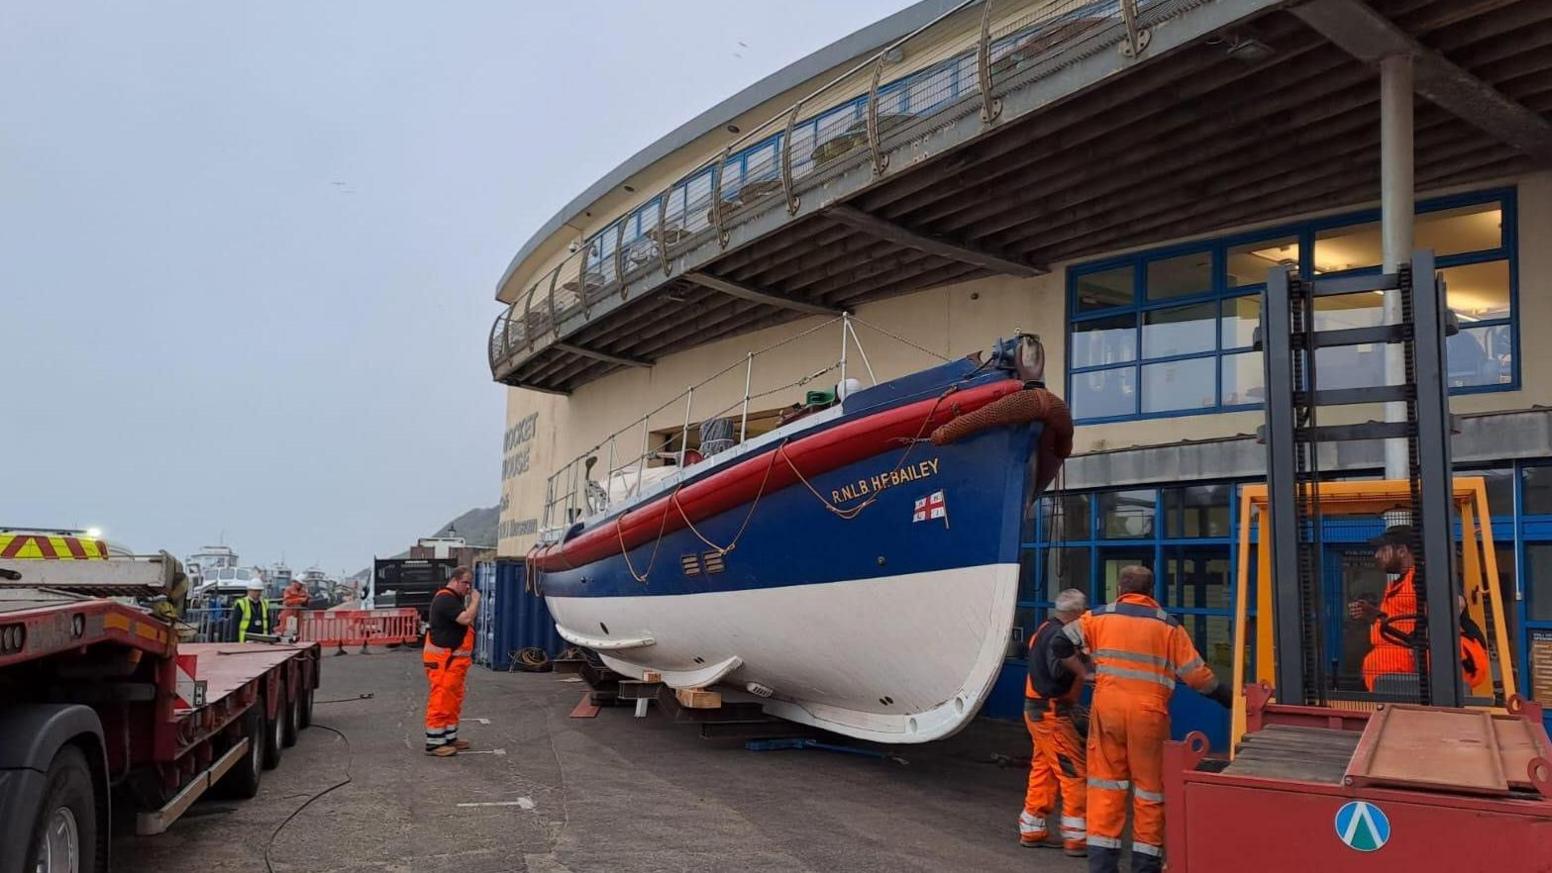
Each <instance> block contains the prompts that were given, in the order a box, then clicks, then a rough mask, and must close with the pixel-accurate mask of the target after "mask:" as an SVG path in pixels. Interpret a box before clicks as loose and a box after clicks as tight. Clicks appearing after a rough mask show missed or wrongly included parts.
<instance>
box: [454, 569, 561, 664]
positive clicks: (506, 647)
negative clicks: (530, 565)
mask: <svg viewBox="0 0 1552 873" xmlns="http://www.w3.org/2000/svg"><path fill="white" fill-rule="evenodd" d="M482 572H483V575H484V577H485V585H486V586H487V587H485V588H480V599H481V606H480V625H481V626H480V627H478V628H476V634H475V652H474V659H475V663H478V664H482V665H484V666H486V667H489V668H491V669H492V670H506V669H508V668H509V667H510V666H511V664H512V655H513V653H515V652H517V651H518V650H519V649H526V648H528V647H530V646H533V647H537V648H540V649H543V650H544V651H545V653H547V654H548V655H549V656H550V657H551V658H554V657H555V656H556V655H558V654H560V651H561V649H564V648H566V646H567V645H568V644H567V642H566V641H565V640H563V639H561V638H560V635H559V634H557V633H556V632H555V619H553V618H551V617H550V610H549V607H547V606H545V603H544V598H542V597H539V596H538V595H536V594H531V593H529V592H528V591H525V590H523V582H524V575H523V572H524V567H523V562H522V561H521V560H500V561H496V562H495V563H494V564H491V563H485V564H481V565H480V566H479V568H477V570H476V572H475V586H476V587H479V586H480V581H481V575H482ZM486 603H488V604H489V605H488V606H486ZM482 651H483V654H484V657H483V658H482V657H481V653H482Z"/></svg>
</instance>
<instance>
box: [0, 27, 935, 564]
mask: <svg viewBox="0 0 1552 873" xmlns="http://www.w3.org/2000/svg"><path fill="white" fill-rule="evenodd" d="M906 5H908V3H907V0H848V2H846V3H843V4H840V3H830V2H818V0H794V2H787V3H783V4H780V5H779V7H778V6H773V5H771V4H770V3H768V2H765V3H753V2H732V0H716V2H711V0H697V2H674V3H662V2H656V3H623V2H613V3H604V2H593V3H580V2H572V3H565V4H562V3H538V2H519V0H511V2H506V3H494V2H487V3H461V2H454V3H424V2H386V0H371V2H359V3H327V2H324V3H319V2H307V3H300V2H294V3H293V2H276V0H270V2H264V3H237V2H210V0H197V2H193V0H191V2H182V3H171V2H159V3H153V2H147V3H122V2H102V3H84V2H67V0H9V2H5V3H3V5H0V374H3V377H0V384H3V385H4V387H5V396H6V401H5V403H4V404H3V405H0V526H5V525H10V526H83V527H84V526H99V527H101V528H102V529H103V531H104V532H105V534H106V535H107V536H108V537H109V538H110V539H112V540H116V541H119V542H122V543H124V544H126V545H128V546H131V547H132V548H134V549H136V550H137V551H150V550H155V549H167V550H169V551H171V552H173V553H175V554H178V555H180V556H183V555H187V554H188V553H190V552H191V551H193V550H195V549H196V548H197V547H199V546H202V545H205V544H210V543H215V542H217V541H218V540H219V539H221V538H223V537H224V539H225V542H226V543H227V544H228V545H231V546H233V547H234V548H236V549H237V550H238V552H239V554H240V555H241V556H242V558H243V560H244V562H245V563H264V564H268V563H270V562H273V561H276V560H279V559H280V558H281V557H282V555H283V556H284V558H285V559H286V561H287V562H289V563H290V564H291V565H292V566H294V567H305V566H307V565H309V564H313V563H315V562H316V563H321V564H322V566H324V567H325V568H326V569H329V570H330V571H339V570H344V569H349V570H355V569H357V568H359V567H362V566H365V565H366V563H367V562H368V561H369V559H370V558H371V557H372V555H373V554H374V553H377V554H389V553H392V552H395V551H398V550H400V549H402V548H404V547H406V546H407V545H409V544H410V543H411V542H413V540H414V538H415V537H416V536H419V535H423V534H426V533H429V532H431V531H432V530H433V529H435V528H436V527H437V526H438V525H440V524H442V523H444V522H446V521H447V520H449V519H451V518H452V517H454V516H456V515H457V514H459V513H461V512H463V511H464V510H467V509H470V508H472V507H475V506H489V505H493V504H495V503H496V502H497V501H498V500H499V499H500V481H499V479H500V466H501V435H502V429H503V412H504V404H505V399H504V395H503V393H502V392H503V389H502V388H501V387H500V386H498V385H496V384H494V383H492V382H491V381H490V374H489V370H488V369H487V366H486V362H485V350H484V343H485V338H486V334H487V331H488V330H489V327H490V323H491V320H492V319H493V318H494V317H495V316H496V314H497V312H498V306H497V304H496V303H495V302H494V299H493V294H494V286H495V283H496V280H497V279H498V278H499V277H500V275H501V272H502V270H503V269H504V268H505V267H506V265H507V262H508V261H509V260H510V258H511V256H512V254H513V253H514V252H515V251H516V250H517V248H518V246H520V245H521V244H522V243H523V241H524V240H526V239H527V238H528V236H529V235H530V234H531V233H532V232H533V231H534V230H536V229H537V228H538V227H539V226H540V224H542V223H543V222H544V221H545V220H546V219H548V218H549V217H550V215H552V214H553V213H554V212H555V211H556V210H557V209H558V208H560V207H561V206H562V205H564V204H565V203H566V202H567V201H569V200H570V199H571V198H572V197H573V196H575V195H576V194H578V193H580V192H581V191H582V190H583V189H584V188H585V187H587V185H589V184H590V183H592V182H593V181H595V180H596V179H597V178H598V177H599V176H601V175H603V174H604V173H605V172H607V171H608V170H609V169H611V168H613V167H614V166H615V165H617V164H618V163H620V162H621V161H622V160H624V159H625V158H627V157H628V156H629V155H631V154H632V153H634V152H635V151H636V150H637V149H639V148H641V147H642V146H644V145H646V144H647V143H649V142H651V141H652V140H654V139H656V138H657V137H658V136H660V135H661V134H663V133H666V132H667V131H669V130H670V129H672V128H673V127H675V126H677V125H678V124H680V123H682V122H684V121H687V120H688V119H690V118H691V117H693V116H694V115H696V114H698V113H699V112H701V111H703V110H705V109H707V108H709V107H710V106H711V105H712V104H714V103H715V102H717V101H718V100H720V99H722V98H724V97H727V96H729V95H731V94H732V93H733V92H735V91H737V90H738V89H740V88H742V87H744V86H745V85H748V84H750V83H752V82H754V81H756V80H758V79H760V78H762V77H763V76H765V75H768V74H769V73H772V72H774V71H776V70H777V69H779V68H780V67H781V66H783V65H785V64H787V63H789V62H791V61H794V60H796V59H798V58H800V57H802V56H804V55H806V54H808V53H809V52H812V51H813V50H815V49H817V48H819V47H821V46H823V45H825V44H827V43H829V42H831V41H833V40H835V39H837V38H839V37H841V36H844V35H845V34H847V33H850V32H851V31H853V30H856V29H857V28H859V27H863V26H866V25H867V24H869V23H871V22H873V21H876V20H878V19H879V18H882V17H884V16H885V15H887V14H889V13H891V12H894V11H896V10H898V9H901V8H904V7H905V6H906ZM778 8H779V13H778Z"/></svg>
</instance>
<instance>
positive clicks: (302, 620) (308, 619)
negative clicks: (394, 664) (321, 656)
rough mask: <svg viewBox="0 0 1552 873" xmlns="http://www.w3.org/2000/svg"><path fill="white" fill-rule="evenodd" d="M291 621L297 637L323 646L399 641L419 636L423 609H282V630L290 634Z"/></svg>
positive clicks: (379, 644)
mask: <svg viewBox="0 0 1552 873" xmlns="http://www.w3.org/2000/svg"><path fill="white" fill-rule="evenodd" d="M292 622H294V623H295V628H296V631H295V632H296V638H297V640H298V641H300V642H304V643H320V644H322V645H324V646H361V645H373V646H386V645H400V644H403V643H413V642H415V641H416V640H418V639H419V638H420V613H419V612H418V611H417V610H415V609H413V608H411V607H400V608H396V609H327V610H312V609H286V610H281V616H280V630H281V633H282V634H288V635H289V629H290V627H291V624H292Z"/></svg>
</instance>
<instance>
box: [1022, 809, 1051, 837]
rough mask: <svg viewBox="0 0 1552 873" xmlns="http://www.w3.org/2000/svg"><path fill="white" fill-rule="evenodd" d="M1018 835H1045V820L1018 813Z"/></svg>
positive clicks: (1025, 813)
mask: <svg viewBox="0 0 1552 873" xmlns="http://www.w3.org/2000/svg"><path fill="white" fill-rule="evenodd" d="M1019 833H1020V834H1043V833H1045V819H1044V818H1043V817H1040V816H1034V815H1030V814H1029V813H1027V812H1024V813H1020V814H1019Z"/></svg>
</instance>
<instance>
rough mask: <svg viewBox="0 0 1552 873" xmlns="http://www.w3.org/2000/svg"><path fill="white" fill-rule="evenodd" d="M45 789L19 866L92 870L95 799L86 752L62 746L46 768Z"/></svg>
mask: <svg viewBox="0 0 1552 873" xmlns="http://www.w3.org/2000/svg"><path fill="white" fill-rule="evenodd" d="M47 784H48V789H47V793H46V794H45V795H44V799H43V805H42V806H40V807H39V808H38V819H37V821H36V822H35V823H34V824H33V826H32V845H31V846H29V847H28V849H27V858H26V863H25V864H23V865H22V869H23V870H26V871H29V873H31V871H34V870H36V871H38V873H95V871H96V869H97V827H98V825H99V824H100V823H99V822H98V821H97V803H96V799H95V797H94V796H93V789H92V772H91V770H90V769H89V768H88V767H87V765H86V756H85V755H83V754H81V750H80V749H78V748H76V747H75V746H65V747H64V748H63V749H60V750H59V754H57V755H55V756H54V761H53V763H51V764H49V769H48V783H47Z"/></svg>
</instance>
